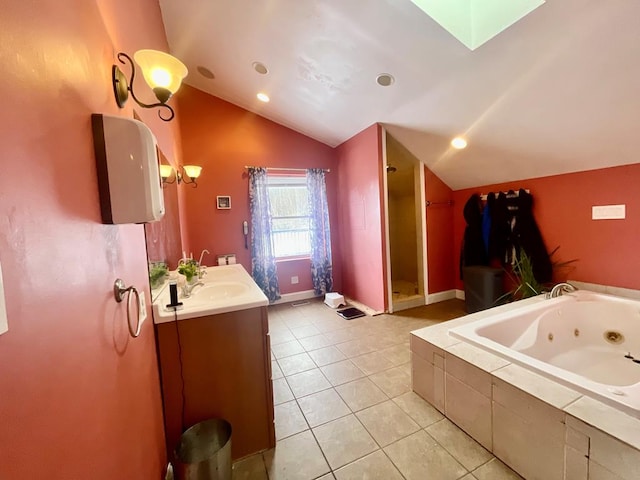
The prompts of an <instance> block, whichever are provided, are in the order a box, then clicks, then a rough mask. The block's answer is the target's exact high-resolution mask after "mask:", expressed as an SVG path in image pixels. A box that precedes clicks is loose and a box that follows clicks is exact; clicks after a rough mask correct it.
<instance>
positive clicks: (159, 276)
mask: <svg viewBox="0 0 640 480" xmlns="http://www.w3.org/2000/svg"><path fill="white" fill-rule="evenodd" d="M167 273H169V269H168V268H167V264H166V263H164V262H154V263H152V264H151V265H149V284H150V285H151V289H155V288H158V287H159V286H160V285H162V283H163V282H164V279H165V278H166V277H167Z"/></svg>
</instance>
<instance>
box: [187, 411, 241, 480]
mask: <svg viewBox="0 0 640 480" xmlns="http://www.w3.org/2000/svg"><path fill="white" fill-rule="evenodd" d="M175 458H176V480H231V424H230V423H229V422H227V421H226V420H222V419H219V418H213V419H210V420H205V421H203V422H200V423H196V424H195V425H194V426H192V427H190V428H189V429H187V431H185V432H184V433H183V434H182V435H181V436H180V441H179V442H178V445H177V447H176V450H175Z"/></svg>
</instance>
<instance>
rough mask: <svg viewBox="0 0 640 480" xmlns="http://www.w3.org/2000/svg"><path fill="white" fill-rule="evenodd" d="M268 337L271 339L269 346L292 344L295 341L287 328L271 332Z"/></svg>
mask: <svg viewBox="0 0 640 480" xmlns="http://www.w3.org/2000/svg"><path fill="white" fill-rule="evenodd" d="M269 336H270V337H271V346H274V345H280V344H281V343H287V342H293V341H294V340H295V339H296V337H294V336H293V333H291V331H290V330H289V329H288V328H287V327H284V329H278V330H271V331H270V332H269Z"/></svg>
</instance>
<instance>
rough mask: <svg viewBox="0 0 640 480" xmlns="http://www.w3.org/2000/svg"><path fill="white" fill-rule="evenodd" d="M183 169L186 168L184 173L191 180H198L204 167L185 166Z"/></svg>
mask: <svg viewBox="0 0 640 480" xmlns="http://www.w3.org/2000/svg"><path fill="white" fill-rule="evenodd" d="M182 168H184V173H186V174H187V177H189V178H198V177H199V176H200V172H201V171H202V167H198V166H197V165H185V166H184V167H182Z"/></svg>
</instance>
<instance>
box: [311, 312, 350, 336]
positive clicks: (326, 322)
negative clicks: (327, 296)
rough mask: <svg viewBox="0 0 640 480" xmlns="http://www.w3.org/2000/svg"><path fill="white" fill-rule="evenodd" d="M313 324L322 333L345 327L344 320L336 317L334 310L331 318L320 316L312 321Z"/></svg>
mask: <svg viewBox="0 0 640 480" xmlns="http://www.w3.org/2000/svg"><path fill="white" fill-rule="evenodd" d="M312 323H313V326H314V327H316V328H317V329H318V330H320V331H321V332H322V333H326V332H335V331H336V330H342V329H344V328H347V327H348V325H347V324H346V320H344V319H342V318H340V317H338V316H337V315H336V313H335V312H333V315H332V316H331V318H322V319H317V320H314V321H312Z"/></svg>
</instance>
